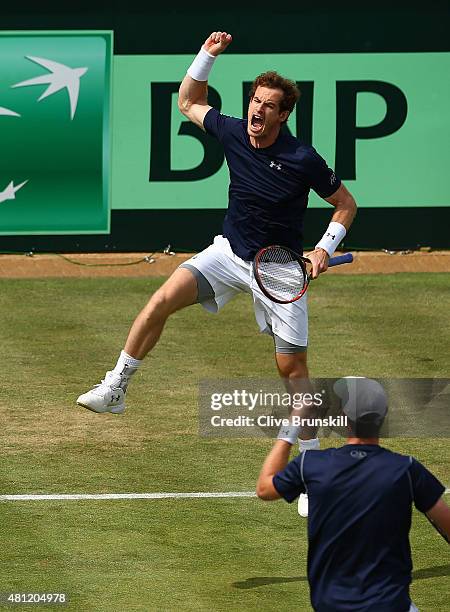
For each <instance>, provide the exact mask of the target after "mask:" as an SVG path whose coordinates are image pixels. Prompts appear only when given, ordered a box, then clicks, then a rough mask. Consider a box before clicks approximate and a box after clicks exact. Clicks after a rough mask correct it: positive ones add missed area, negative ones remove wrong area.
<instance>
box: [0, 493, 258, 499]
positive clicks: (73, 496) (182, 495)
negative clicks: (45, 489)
mask: <svg viewBox="0 0 450 612" xmlns="http://www.w3.org/2000/svg"><path fill="white" fill-rule="evenodd" d="M196 497H208V498H210V497H256V493H255V492H254V491H227V492H217V493H209V492H207V493H93V494H92V493H62V494H49V495H40V494H39V495H0V501H46V500H61V501H78V500H84V499H179V498H188V499H189V498H196Z"/></svg>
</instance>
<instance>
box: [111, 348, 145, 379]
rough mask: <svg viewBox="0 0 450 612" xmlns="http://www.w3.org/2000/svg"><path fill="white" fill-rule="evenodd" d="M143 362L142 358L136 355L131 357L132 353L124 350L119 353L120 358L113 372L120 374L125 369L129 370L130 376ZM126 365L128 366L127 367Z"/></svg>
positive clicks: (128, 374)
mask: <svg viewBox="0 0 450 612" xmlns="http://www.w3.org/2000/svg"><path fill="white" fill-rule="evenodd" d="M141 363H142V359H135V358H134V357H131V355H128V353H125V351H122V352H121V353H120V355H119V359H118V360H117V363H116V366H115V368H114V370H113V373H114V374H118V375H119V376H120V375H121V374H122V373H123V371H124V370H127V376H130V375H131V374H134V373H135V372H136V370H137V369H138V367H139V366H140V365H141ZM125 366H127V367H126V368H125Z"/></svg>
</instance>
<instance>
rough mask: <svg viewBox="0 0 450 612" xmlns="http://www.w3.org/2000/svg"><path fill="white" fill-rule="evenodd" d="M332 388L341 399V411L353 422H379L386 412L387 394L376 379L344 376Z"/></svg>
mask: <svg viewBox="0 0 450 612" xmlns="http://www.w3.org/2000/svg"><path fill="white" fill-rule="evenodd" d="M333 390H334V392H335V393H336V395H337V396H338V397H339V398H340V399H341V400H342V412H343V413H344V414H345V415H346V416H347V417H348V418H349V419H350V420H351V421H353V422H357V421H359V420H363V421H365V422H366V423H367V422H374V423H375V422H378V423H381V422H382V420H383V419H384V417H385V416H386V414H387V410H388V400H387V395H386V392H385V390H384V389H383V387H382V386H381V385H380V383H379V382H377V381H376V380H372V379H371V378H365V377H362V376H361V377H359V376H346V377H345V378H340V379H339V380H337V381H336V382H335V383H334V385H333Z"/></svg>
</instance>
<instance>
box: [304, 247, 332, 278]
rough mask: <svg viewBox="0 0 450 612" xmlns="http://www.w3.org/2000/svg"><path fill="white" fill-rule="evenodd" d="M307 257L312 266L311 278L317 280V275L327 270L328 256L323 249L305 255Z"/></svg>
mask: <svg viewBox="0 0 450 612" xmlns="http://www.w3.org/2000/svg"><path fill="white" fill-rule="evenodd" d="M305 257H307V258H308V259H309V260H310V262H311V265H312V270H311V278H317V277H318V276H319V274H321V273H322V272H325V271H326V270H327V269H328V261H329V259H330V258H329V256H328V253H327V252H326V251H324V249H315V250H314V251H311V252H310V253H306V254H305Z"/></svg>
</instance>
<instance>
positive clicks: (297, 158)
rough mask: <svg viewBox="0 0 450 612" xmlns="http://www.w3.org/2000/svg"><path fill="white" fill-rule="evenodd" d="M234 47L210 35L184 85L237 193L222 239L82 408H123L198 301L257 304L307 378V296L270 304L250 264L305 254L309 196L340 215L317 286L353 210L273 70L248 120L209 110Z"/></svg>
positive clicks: (253, 97)
mask: <svg viewBox="0 0 450 612" xmlns="http://www.w3.org/2000/svg"><path fill="white" fill-rule="evenodd" d="M230 43H231V35H230V34H227V33H226V32H213V33H212V34H211V35H210V36H209V37H208V38H207V39H206V41H205V43H204V44H203V46H202V48H201V49H200V52H199V53H198V55H197V56H196V58H195V59H194V61H193V63H192V65H191V66H190V67H189V69H188V71H187V74H186V76H185V77H184V79H183V81H182V83H181V86H180V90H179V99H178V106H179V109H180V111H181V112H182V113H183V114H184V115H185V116H186V117H187V118H188V119H189V120H190V121H192V122H193V123H194V124H195V125H197V126H198V127H199V128H200V129H202V130H204V131H206V132H208V133H209V134H211V135H212V136H214V137H216V138H217V139H218V140H219V141H220V142H221V143H222V145H223V147H224V150H225V156H226V159H227V164H228V167H229V170H230V187H229V202H228V211H227V215H226V217H225V221H224V224H223V234H222V235H221V236H216V237H215V239H214V242H213V244H212V245H211V246H209V247H208V248H207V249H205V250H204V251H202V252H201V253H199V254H198V255H195V256H194V257H193V258H192V259H190V260H188V261H187V262H185V263H184V264H182V265H181V266H180V267H179V268H178V269H177V270H176V271H175V272H174V273H173V274H172V276H171V277H170V278H169V279H168V280H167V281H166V282H165V283H164V284H163V286H162V287H161V288H160V289H159V290H158V291H156V292H155V293H154V294H153V296H152V297H151V299H150V300H149V302H148V303H147V305H146V306H145V307H144V309H143V310H142V311H141V312H140V314H139V315H138V316H137V318H136V320H135V321H134V323H133V325H132V327H131V330H130V332H129V335H128V338H127V341H126V344H125V347H124V350H123V351H122V352H121V354H120V356H119V359H118V361H117V364H116V366H115V367H114V369H113V370H111V371H109V372H107V373H106V376H105V378H104V380H102V382H101V384H99V385H96V386H95V387H94V388H93V389H91V390H90V391H88V392H87V393H83V394H82V395H80V396H79V398H78V399H77V403H78V404H79V405H81V406H84V407H85V408H88V409H89V410H92V411H94V412H100V413H104V412H111V413H116V414H119V413H122V412H123V411H124V410H125V393H126V390H127V387H128V383H129V381H130V377H131V376H132V375H133V374H134V373H135V372H136V370H137V369H138V367H139V366H140V364H141V361H142V360H143V359H144V357H145V356H146V355H147V353H148V352H149V351H150V350H151V349H152V348H153V347H154V346H155V344H156V343H157V341H158V339H159V337H160V335H161V332H162V330H163V328H164V325H165V323H166V320H167V318H168V317H169V316H170V315H171V314H173V313H174V312H176V311H177V310H180V309H181V308H184V307H186V306H190V305H191V304H196V303H200V304H202V306H204V308H205V309H206V310H208V311H210V312H214V313H215V312H218V310H220V309H221V308H222V307H223V306H224V305H225V304H226V303H227V302H228V301H229V300H230V299H232V298H233V297H234V296H235V295H237V294H238V293H240V292H245V293H248V294H250V295H251V296H252V298H253V303H254V310H255V316H256V320H257V323H258V325H259V328H260V331H261V332H264V333H268V334H270V335H271V336H272V337H273V339H274V344H275V361H276V366H277V369H278V372H279V374H280V376H282V377H283V378H284V379H285V380H286V381H288V384H291V387H292V389H293V390H295V389H296V387H295V381H300V380H303V381H305V380H307V379H308V367H307V345H308V314H307V303H306V294H305V295H304V296H303V297H302V298H301V299H299V300H298V301H296V302H294V303H291V304H276V303H274V302H272V301H271V300H269V299H268V298H267V297H266V296H265V295H264V294H263V293H262V292H261V290H260V289H259V287H258V285H257V284H256V282H255V280H254V278H253V269H252V260H253V258H254V256H255V255H256V253H257V252H258V250H259V249H261V248H263V247H265V246H270V245H272V244H281V245H283V246H287V247H290V248H291V249H293V250H294V251H297V252H298V253H300V254H301V253H302V252H303V248H302V233H303V217H304V213H305V210H306V207H307V204H308V195H309V191H310V189H311V188H312V189H314V190H315V191H316V192H317V193H318V194H319V195H320V196H321V197H322V198H323V199H324V200H326V201H327V202H328V203H329V204H331V206H333V207H334V211H333V215H332V218H331V222H330V224H329V226H328V228H327V229H326V231H325V233H324V235H323V237H322V238H321V239H320V240H319V242H318V243H317V245H316V247H315V249H314V250H313V251H312V252H310V253H308V254H307V257H308V258H309V259H310V260H311V263H312V277H313V278H316V277H317V276H318V275H319V274H320V273H321V272H324V271H326V269H327V267H328V260H329V257H330V256H331V255H332V254H333V253H334V251H335V249H336V248H337V247H338V245H339V244H340V243H341V242H342V240H343V238H344V236H345V235H346V232H347V230H348V228H349V227H350V225H351V223H352V220H353V217H354V215H355V212H356V204H355V201H354V199H353V197H352V195H351V194H350V193H349V192H348V191H347V189H346V188H345V186H344V185H343V184H342V183H341V181H340V179H339V178H338V177H337V176H336V174H335V173H334V172H333V171H332V170H331V169H330V168H329V167H328V166H327V164H326V162H325V160H324V159H323V158H322V157H320V155H319V154H318V153H317V152H316V151H315V149H314V148H313V147H310V146H307V145H304V144H302V143H301V142H300V141H299V140H298V139H297V138H295V137H294V136H292V135H291V134H290V133H288V132H286V133H285V132H284V131H282V129H281V128H282V126H283V124H284V123H286V121H287V119H288V117H289V115H290V113H291V112H292V110H293V109H294V107H295V104H296V102H297V100H298V97H299V95H300V94H299V91H298V89H297V86H296V84H295V83H294V82H293V81H290V80H288V79H285V78H284V77H282V76H280V75H279V74H277V73H276V72H273V71H270V72H266V73H264V74H262V75H260V76H258V77H257V78H256V79H255V81H254V82H253V86H252V88H251V92H250V103H249V107H248V116H247V119H245V120H243V119H236V118H233V117H228V116H226V115H222V114H221V113H219V111H218V110H216V109H214V108H212V107H211V106H210V105H209V104H208V87H207V80H208V76H209V73H210V71H211V68H212V66H213V63H214V61H215V60H216V58H217V56H218V55H219V54H220V53H222V52H223V51H224V50H225V49H226V48H227V47H228V45H229V44H230ZM289 381H291V382H290V383H289ZM302 435H303V438H305V439H304V440H303V441H300V444H301V448H310V449H313V448H317V447H318V445H319V441H318V439H317V438H315V433H314V431H310V432H302ZM307 438H309V439H307ZM305 501H306V500H305ZM302 514H306V509H305V510H303V511H302Z"/></svg>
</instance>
